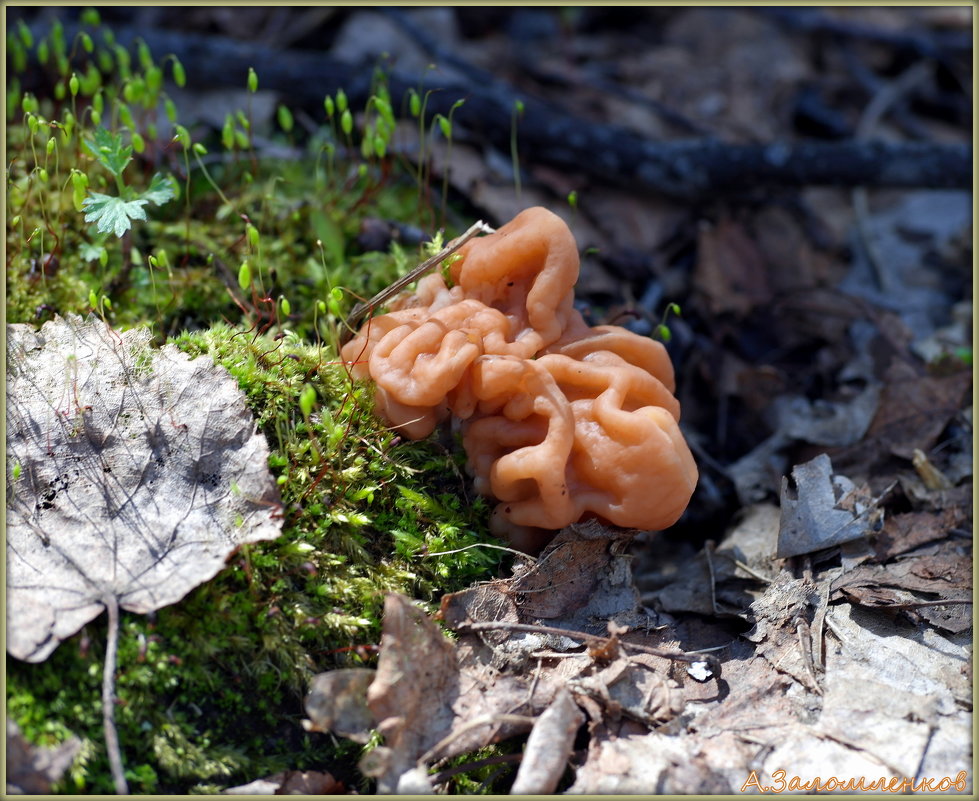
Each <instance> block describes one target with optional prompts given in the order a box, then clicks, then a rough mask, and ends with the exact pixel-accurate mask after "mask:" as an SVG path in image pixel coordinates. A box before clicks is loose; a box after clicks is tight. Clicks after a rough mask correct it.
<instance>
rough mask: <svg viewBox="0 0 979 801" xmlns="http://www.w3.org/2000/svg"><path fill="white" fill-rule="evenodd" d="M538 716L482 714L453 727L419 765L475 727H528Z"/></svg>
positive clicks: (424, 756) (421, 765)
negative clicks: (504, 725)
mask: <svg viewBox="0 0 979 801" xmlns="http://www.w3.org/2000/svg"><path fill="white" fill-rule="evenodd" d="M536 720H537V718H532V717H529V716H527V715H507V714H502V715H481V716H480V717H478V718H474V719H473V720H469V721H466V722H465V723H463V724H462V725H461V726H460V727H459V728H458V729H453V730H452V731H451V732H449V733H448V734H447V735H446V736H445V737H443V738H442V739H441V740H439V741H438V742H437V743H436V744H435V745H433V746H432V747H431V748H429V749H428V750H427V751H426V752H425V753H424V754H422V755H421V756H420V757H419V758H418V762H417V763H416V764H417V765H418V766H419V767H424V766H425V765H427V764H428V763H429V762H431V761H432V759H434V758H435V755H436V754H437V753H438V752H439V751H441V750H442V749H443V748H445V746H447V745H448V744H449V743H451V742H452V741H453V740H456V739H458V738H459V737H461V736H462V735H463V734H465V733H466V732H470V731H472V730H473V729H478V728H480V727H481V726H491V725H493V724H503V723H510V724H512V725H514V726H526V727H527V728H528V729H529V728H531V727H532V726H533V725H534V722H535V721H536Z"/></svg>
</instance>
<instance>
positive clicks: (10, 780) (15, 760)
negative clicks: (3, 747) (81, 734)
mask: <svg viewBox="0 0 979 801" xmlns="http://www.w3.org/2000/svg"><path fill="white" fill-rule="evenodd" d="M81 750H82V742H81V740H79V739H78V738H77V737H71V738H69V739H68V740H65V742H63V743H61V744H60V745H57V746H54V747H53V748H39V747H37V746H35V745H31V743H29V742H28V741H27V740H26V739H25V738H24V735H22V734H21V733H20V727H19V726H18V725H17V724H16V723H15V722H14V721H13V720H11V719H10V718H7V761H6V765H5V767H6V774H7V785H6V787H7V795H21V794H30V795H35V794H39V795H43V794H46V793H50V792H51V785H52V784H54V783H55V782H57V781H58V780H59V779H60V778H61V777H62V776H63V775H64V773H65V771H66V770H68V768H70V767H71V763H72V762H74V760H75V757H76V756H77V755H78V752H79V751H81Z"/></svg>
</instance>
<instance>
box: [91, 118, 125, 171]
mask: <svg viewBox="0 0 979 801" xmlns="http://www.w3.org/2000/svg"><path fill="white" fill-rule="evenodd" d="M85 147H86V148H88V151H89V152H90V153H91V154H92V155H93V156H95V158H96V160H97V161H98V162H99V164H101V165H102V166H103V167H105V168H106V169H107V170H108V171H109V172H111V173H112V174H113V175H115V176H119V175H122V171H123V170H124V169H126V165H127V164H129V162H130V161H132V157H133V149H132V147H130V146H128V145H123V143H122V135H121V134H113V133H110V132H109V131H107V130H106V129H105V128H102V127H99V128H96V129H95V134H94V136H93V138H91V139H86V140H85Z"/></svg>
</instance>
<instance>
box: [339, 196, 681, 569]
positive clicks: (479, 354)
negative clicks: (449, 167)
mask: <svg viewBox="0 0 979 801" xmlns="http://www.w3.org/2000/svg"><path fill="white" fill-rule="evenodd" d="M459 255H460V256H461V258H459V259H458V260H457V261H456V262H455V263H453V264H452V266H451V267H450V274H449V277H450V281H451V287H450V286H448V285H447V284H446V282H445V280H444V279H443V278H442V276H441V275H438V274H433V275H429V276H427V277H425V278H423V279H422V280H420V281H419V282H418V288H417V290H416V291H415V293H414V295H412V296H410V297H408V298H406V299H404V300H403V301H402V302H401V304H400V307H399V308H397V309H396V310H395V311H391V312H389V313H387V314H383V315H379V316H377V317H374V318H373V319H371V320H369V321H368V322H367V323H366V324H365V325H364V326H363V328H362V329H361V331H360V333H359V334H358V335H357V336H356V337H355V338H354V339H353V340H352V341H350V342H349V343H347V345H346V346H344V348H343V351H342V356H343V359H344V360H345V361H347V362H349V363H350V364H351V367H352V372H353V375H354V376H355V377H356V378H368V377H369V378H371V379H373V380H374V382H375V384H376V387H377V389H376V401H377V404H376V406H377V411H378V413H379V414H380V415H381V416H382V417H383V418H384V419H385V420H386V421H387V422H388V423H390V424H391V425H392V426H393V427H394V428H396V429H398V430H399V431H401V432H402V433H403V434H404V435H405V436H408V437H410V438H412V439H420V438H422V437H425V436H427V435H428V434H430V433H431V432H432V431H433V430H434V428H435V426H436V425H437V424H438V423H439V422H440V421H441V420H444V419H446V418H447V417H448V416H449V415H450V414H451V415H454V416H455V417H457V418H459V419H460V420H462V421H463V424H462V430H463V445H464V446H465V449H466V454H467V457H468V464H469V468H470V470H471V472H472V474H473V476H474V479H475V486H476V490H477V491H478V492H479V493H480V494H483V495H486V496H488V497H492V498H495V499H496V500H497V501H498V503H497V505H496V507H495V509H494V511H493V516H492V520H491V527H492V529H493V530H494V531H495V532H496V533H499V534H502V535H504V536H506V537H508V538H509V539H510V540H511V541H512V542H513V543H514V544H516V545H517V546H518V547H524V548H525V549H528V550H536V549H539V548H540V547H541V545H543V543H544V542H546V540H547V539H548V538H549V537H550V536H551V534H552V532H553V531H554V530H556V529H560V528H563V527H564V526H566V525H568V524H570V523H574V522H577V521H579V520H581V519H583V518H587V517H598V518H602V519H605V520H607V521H609V522H611V523H613V524H615V525H618V526H623V527H627V528H642V529H661V528H665V527H667V526H669V525H672V524H673V523H674V522H676V520H677V518H679V517H680V515H681V514H682V513H683V510H684V509H685V508H686V506H687V503H688V502H689V501H690V497H691V495H692V494H693V490H694V487H695V486H696V483H697V468H696V466H695V464H694V461H693V457H692V456H691V455H690V450H689V448H688V447H687V444H686V442H684V440H683V437H682V435H681V434H680V429H679V426H678V421H679V418H680V404H679V403H678V401H677V400H676V398H675V397H674V396H673V391H674V380H673V366H672V364H671V363H670V359H669V356H668V355H667V353H666V349H665V348H664V347H663V346H662V345H661V344H660V343H659V342H655V341H653V340H651V339H648V338H645V337H641V336H638V335H636V334H633V333H631V332H629V331H627V330H626V329H624V328H619V327H617V326H596V327H589V326H588V325H587V324H586V323H585V322H584V320H583V319H582V317H581V315H580V314H579V313H578V312H577V311H576V310H575V309H574V307H573V302H574V284H575V281H576V280H577V278H578V264H579V262H578V250H577V246H576V244H575V241H574V236H573V235H572V234H571V231H570V230H569V229H568V227H567V225H565V223H564V222H563V221H562V220H561V219H560V218H559V217H558V216H557V215H555V214H553V213H551V212H549V211H547V210H546V209H543V208H531V209H527V210H526V211H524V212H522V213H520V214H519V215H517V216H516V217H515V218H514V219H513V220H511V221H510V222H509V223H508V224H507V225H505V226H503V227H502V228H500V229H499V230H498V231H497V232H496V233H494V234H490V235H489V236H486V237H483V238H480V239H475V240H471V241H470V242H467V243H466V244H465V245H464V246H463V247H462V248H461V249H460V250H459Z"/></svg>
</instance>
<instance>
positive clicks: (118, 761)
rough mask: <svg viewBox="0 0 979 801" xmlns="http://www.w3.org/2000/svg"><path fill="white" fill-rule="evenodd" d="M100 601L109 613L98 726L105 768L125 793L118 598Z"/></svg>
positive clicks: (120, 792) (126, 789) (110, 597)
mask: <svg viewBox="0 0 979 801" xmlns="http://www.w3.org/2000/svg"><path fill="white" fill-rule="evenodd" d="M103 603H104V604H105V609H106V611H107V612H108V613H109V633H108V635H107V636H108V641H107V642H106V646H105V665H103V667H102V725H103V727H104V729H105V748H106V751H108V752H109V767H110V768H111V769H112V781H113V782H114V783H115V785H116V793H117V794H118V795H129V786H128V785H127V784H126V775H125V772H124V771H123V768H122V752H121V751H120V750H119V734H118V733H117V732H116V715H115V701H116V699H115V695H116V692H115V690H116V653H117V651H118V647H119V601H118V599H117V598H116V597H115V596H114V595H110V596H108V598H106V599H105V600H104V601H103Z"/></svg>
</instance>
